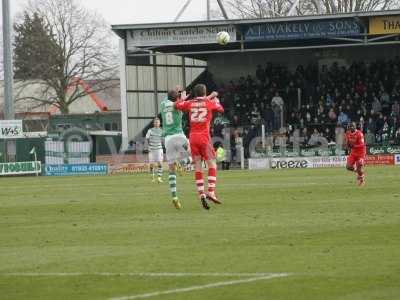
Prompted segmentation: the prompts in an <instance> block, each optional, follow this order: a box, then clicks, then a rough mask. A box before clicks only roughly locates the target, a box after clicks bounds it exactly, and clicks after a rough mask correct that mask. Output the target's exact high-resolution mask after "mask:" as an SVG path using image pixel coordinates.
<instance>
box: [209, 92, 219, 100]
mask: <svg viewBox="0 0 400 300" xmlns="http://www.w3.org/2000/svg"><path fill="white" fill-rule="evenodd" d="M217 97H218V92H215V91H214V92H212V93H211V94H210V95H208V96H207V100H213V99H215V98H217Z"/></svg>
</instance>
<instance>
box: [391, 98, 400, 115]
mask: <svg viewBox="0 0 400 300" xmlns="http://www.w3.org/2000/svg"><path fill="white" fill-rule="evenodd" d="M392 113H393V114H394V116H395V117H399V116H400V105H399V101H395V102H394V103H393V105H392Z"/></svg>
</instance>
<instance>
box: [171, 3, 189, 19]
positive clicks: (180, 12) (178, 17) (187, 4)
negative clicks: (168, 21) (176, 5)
mask: <svg viewBox="0 0 400 300" xmlns="http://www.w3.org/2000/svg"><path fill="white" fill-rule="evenodd" d="M191 2H192V0H187V1H186V3H185V4H184V5H183V6H182V8H181V10H180V11H179V12H178V14H177V15H176V17H175V19H174V22H178V21H179V19H180V18H181V16H182V14H183V13H184V12H185V10H186V9H187V8H188V6H189V4H190V3H191Z"/></svg>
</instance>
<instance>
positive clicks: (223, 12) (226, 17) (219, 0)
mask: <svg viewBox="0 0 400 300" xmlns="http://www.w3.org/2000/svg"><path fill="white" fill-rule="evenodd" d="M217 2H218V6H219V8H220V9H221V12H222V15H223V16H224V18H225V20H228V19H229V17H228V14H227V13H226V10H225V7H224V4H223V3H222V0H217Z"/></svg>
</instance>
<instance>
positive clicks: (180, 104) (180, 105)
mask: <svg viewBox="0 0 400 300" xmlns="http://www.w3.org/2000/svg"><path fill="white" fill-rule="evenodd" d="M174 105H175V108H176V109H177V110H181V111H185V112H187V111H189V110H190V101H187V100H180V101H177V102H175V103H174Z"/></svg>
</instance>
